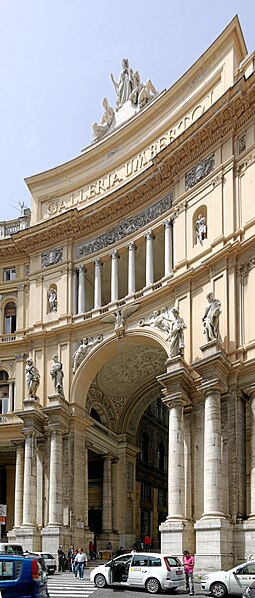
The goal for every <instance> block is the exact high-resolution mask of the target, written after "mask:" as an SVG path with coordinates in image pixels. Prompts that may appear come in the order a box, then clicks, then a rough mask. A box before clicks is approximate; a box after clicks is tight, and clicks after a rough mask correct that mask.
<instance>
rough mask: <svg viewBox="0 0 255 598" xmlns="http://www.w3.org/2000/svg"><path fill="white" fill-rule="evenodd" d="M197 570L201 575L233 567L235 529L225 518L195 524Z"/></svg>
mask: <svg viewBox="0 0 255 598" xmlns="http://www.w3.org/2000/svg"><path fill="white" fill-rule="evenodd" d="M195 530H196V555H195V562H196V569H197V570H198V571H199V573H200V574H201V573H210V572H211V571H217V570H220V569H230V568H231V567H233V566H234V565H233V556H234V555H233V553H231V552H230V547H231V546H233V537H232V536H233V527H232V525H231V523H230V522H229V521H228V520H227V519H224V518H220V517H213V518H211V519H210V518H208V519H200V521H197V522H196V523H195Z"/></svg>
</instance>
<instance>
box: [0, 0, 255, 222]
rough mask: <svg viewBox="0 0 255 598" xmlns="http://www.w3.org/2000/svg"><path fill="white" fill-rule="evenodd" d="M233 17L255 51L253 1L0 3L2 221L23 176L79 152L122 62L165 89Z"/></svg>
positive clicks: (23, 191) (22, 192) (22, 195)
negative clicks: (238, 21) (127, 60)
mask: <svg viewBox="0 0 255 598" xmlns="http://www.w3.org/2000/svg"><path fill="white" fill-rule="evenodd" d="M235 14H238V16H239V19H240V23H241V27H242V29H243V33H244V37H245V40H246V44H247V47H248V52H249V53H250V52H252V51H253V50H254V49H255V3H254V2H252V0H214V1H213V2H211V3H209V2H202V0H179V1H178V0H140V1H139V0H129V1H128V2H127V1H121V0H108V1H107V0H105V1H103V0H0V73H1V83H2V85H1V95H0V119H1V133H0V153H1V208H0V221H2V220H7V219H10V218H16V217H17V216H18V215H19V211H18V210H17V209H15V207H13V206H16V208H18V207H19V206H18V203H19V202H23V201H24V202H25V204H26V205H27V206H28V207H29V206H30V196H29V192H28V190H27V187H26V185H25V183H24V178H25V177H26V176H30V175H32V174H36V173H38V172H41V171H44V170H47V169H48V168H52V167H54V166H57V165H58V164H61V163H63V162H66V161H68V160H70V159H72V158H74V157H75V156H78V155H79V154H80V151H81V149H82V148H84V147H86V146H87V145H89V144H90V142H91V139H92V134H91V124H92V122H94V121H98V120H99V119H100V117H101V114H102V98H103V97H104V96H106V97H108V99H109V101H110V103H111V104H113V105H115V91H114V88H113V85H112V82H111V80H110V73H111V72H113V73H114V75H115V78H117V77H118V75H119V72H120V67H121V59H122V58H124V57H127V58H128V59H129V62H130V65H131V66H132V67H133V68H134V69H135V70H139V72H140V74H141V78H142V80H146V79H147V78H151V80H152V82H153V83H154V85H155V87H156V88H157V89H158V90H159V91H161V90H163V89H165V88H168V87H170V86H171V85H172V84H173V83H174V82H175V81H176V80H177V79H178V78H179V77H180V76H181V75H182V74H183V73H184V72H185V71H186V70H187V69H188V68H189V67H190V66H191V65H192V64H193V63H194V61H195V60H197V59H198V58H199V56H200V55H201V54H202V53H203V52H204V51H205V50H206V49H207V48H208V46H209V45H210V44H211V43H212V42H213V41H214V40H215V39H216V37H218V35H219V34H220V33H221V31H222V30H223V29H224V28H225V27H226V26H227V24H228V23H229V22H230V21H231V19H232V18H233V17H234V16H235Z"/></svg>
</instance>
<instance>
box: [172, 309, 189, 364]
mask: <svg viewBox="0 0 255 598" xmlns="http://www.w3.org/2000/svg"><path fill="white" fill-rule="evenodd" d="M172 315H173V320H172V328H171V331H170V334H169V337H168V340H169V342H170V351H169V357H176V356H177V355H181V356H182V357H183V355H184V333H183V331H184V329H185V328H187V326H186V324H185V322H184V319H183V318H181V317H180V312H179V309H178V307H173V309H172Z"/></svg>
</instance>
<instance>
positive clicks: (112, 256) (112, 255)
mask: <svg viewBox="0 0 255 598" xmlns="http://www.w3.org/2000/svg"><path fill="white" fill-rule="evenodd" d="M110 256H111V258H112V260H116V259H119V257H120V256H119V253H118V251H117V249H113V251H111V253H110Z"/></svg>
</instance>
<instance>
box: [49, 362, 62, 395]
mask: <svg viewBox="0 0 255 598" xmlns="http://www.w3.org/2000/svg"><path fill="white" fill-rule="evenodd" d="M52 359H53V364H52V367H51V370H50V375H51V377H52V380H53V382H54V388H55V392H56V393H57V394H58V395H62V396H64V389H63V377H64V372H63V366H62V363H61V361H59V359H58V355H57V354H55V355H53V357H52Z"/></svg>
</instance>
